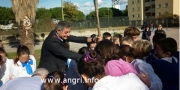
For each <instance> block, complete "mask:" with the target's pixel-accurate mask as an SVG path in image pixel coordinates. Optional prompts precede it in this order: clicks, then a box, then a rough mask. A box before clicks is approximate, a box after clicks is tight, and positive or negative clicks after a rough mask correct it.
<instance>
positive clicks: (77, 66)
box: [0, 24, 179, 90]
mask: <svg viewBox="0 0 180 90" xmlns="http://www.w3.org/2000/svg"><path fill="white" fill-rule="evenodd" d="M160 26H162V25H161V24H160ZM160 28H161V27H158V29H160ZM150 29H151V28H150V27H146V28H145V30H144V31H143V34H142V40H137V39H138V37H139V35H140V31H139V30H138V29H137V28H136V27H128V28H126V29H125V31H124V35H121V34H118V33H115V34H114V35H113V36H112V35H111V34H110V33H109V32H105V33H103V40H102V41H100V42H92V43H87V47H82V48H80V49H79V51H78V53H79V54H83V57H81V59H80V60H79V61H78V62H76V61H75V60H71V59H68V60H67V68H68V69H67V70H66V72H60V71H55V72H50V73H49V74H48V75H47V76H46V77H43V78H44V79H45V80H44V81H42V85H41V86H39V87H41V89H42V90H179V51H177V49H178V45H177V42H176V41H175V40H174V39H173V38H170V37H166V34H165V32H163V31H156V32H155V33H156V34H155V35H154V36H153V40H152V42H153V44H151V42H150V36H151V34H150V31H153V30H150ZM158 32H159V33H158ZM160 32H163V33H160ZM96 36H97V35H96V34H92V35H91V36H90V37H92V38H94V37H96ZM0 46H1V47H0V82H1V84H0V85H1V87H0V90H2V89H3V88H5V86H7V85H6V82H9V81H10V80H15V79H16V78H20V77H31V76H32V75H33V76H34V71H35V70H36V59H35V57H34V56H33V55H30V51H29V49H28V47H27V46H25V45H19V46H18V48H17V52H16V58H15V59H14V60H12V59H9V58H8V56H7V53H6V51H5V49H4V47H3V45H2V44H0ZM68 78H70V79H74V78H76V79H82V81H83V82H76V83H75V84H73V83H72V82H71V83H70V82H67V81H65V80H67V79H68ZM50 79H51V80H52V81H51V82H49V81H48V80H50ZM57 79H60V81H59V82H57V81H56V80H57ZM17 83H18V82H17ZM1 88H2V89H1ZM12 90H13V89H12ZM39 90H40V89H39Z"/></svg>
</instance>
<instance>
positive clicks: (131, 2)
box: [128, 0, 179, 24]
mask: <svg viewBox="0 0 180 90" xmlns="http://www.w3.org/2000/svg"><path fill="white" fill-rule="evenodd" d="M164 13H172V14H177V15H179V0H128V17H129V20H130V21H140V23H141V24H142V23H143V21H144V20H146V19H151V18H157V17H159V16H160V15H162V14H164ZM136 23H137V22H136Z"/></svg>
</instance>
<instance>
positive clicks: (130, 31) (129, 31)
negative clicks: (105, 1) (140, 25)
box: [124, 27, 140, 37]
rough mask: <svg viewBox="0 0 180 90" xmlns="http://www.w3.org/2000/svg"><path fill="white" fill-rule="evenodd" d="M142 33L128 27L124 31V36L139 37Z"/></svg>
mask: <svg viewBox="0 0 180 90" xmlns="http://www.w3.org/2000/svg"><path fill="white" fill-rule="evenodd" d="M139 35H140V31H139V30H138V29H137V28H136V27H128V28H126V29H125V30H124V36H130V37H132V36H139Z"/></svg>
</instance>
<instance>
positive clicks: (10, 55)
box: [7, 50, 41, 67]
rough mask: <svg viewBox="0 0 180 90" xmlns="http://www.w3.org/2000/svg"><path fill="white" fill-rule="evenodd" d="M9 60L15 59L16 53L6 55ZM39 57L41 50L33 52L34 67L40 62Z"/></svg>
mask: <svg viewBox="0 0 180 90" xmlns="http://www.w3.org/2000/svg"><path fill="white" fill-rule="evenodd" d="M7 54H8V58H9V59H15V58H16V52H10V53H7ZM40 55H41V50H35V54H34V57H35V59H36V67H37V66H38V65H39V62H40Z"/></svg>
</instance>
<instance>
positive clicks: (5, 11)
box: [0, 7, 15, 20]
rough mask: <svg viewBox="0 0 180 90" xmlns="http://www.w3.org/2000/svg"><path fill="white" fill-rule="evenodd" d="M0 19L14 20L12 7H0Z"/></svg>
mask: <svg viewBox="0 0 180 90" xmlns="http://www.w3.org/2000/svg"><path fill="white" fill-rule="evenodd" d="M0 12H1V13H0V20H14V19H15V15H14V13H13V11H12V8H6V7H0Z"/></svg>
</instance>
